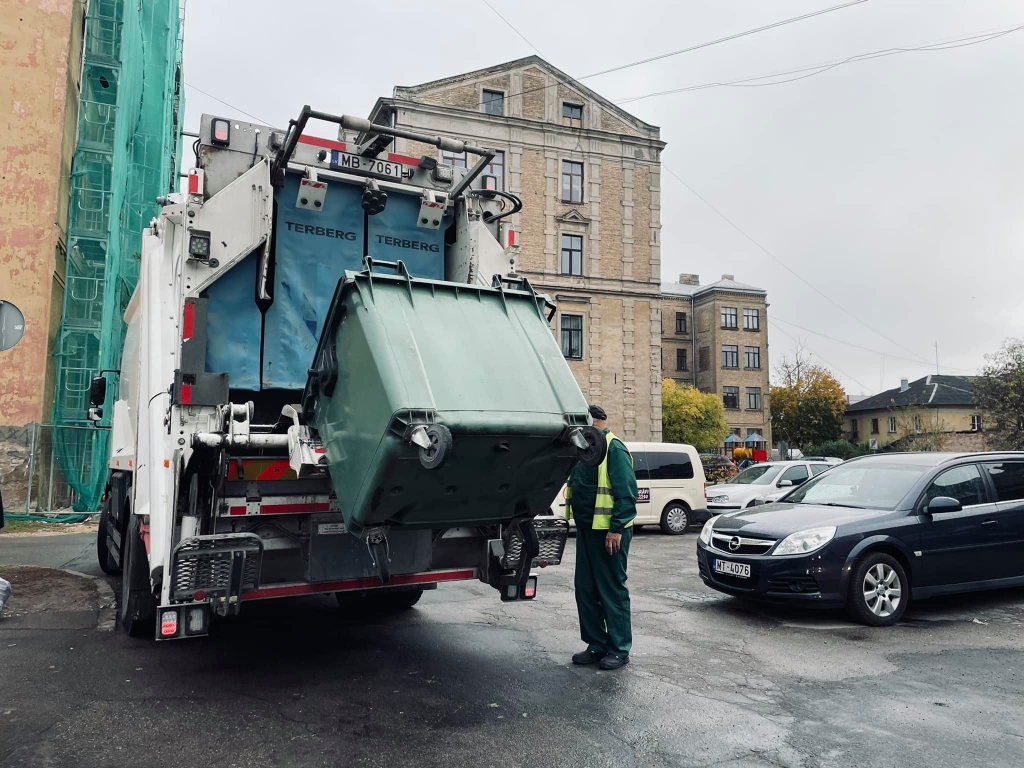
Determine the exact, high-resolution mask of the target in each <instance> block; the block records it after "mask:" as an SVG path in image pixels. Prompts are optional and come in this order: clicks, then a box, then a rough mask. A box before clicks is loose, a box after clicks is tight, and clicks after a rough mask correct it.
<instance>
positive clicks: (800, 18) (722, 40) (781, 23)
mask: <svg viewBox="0 0 1024 768" xmlns="http://www.w3.org/2000/svg"><path fill="white" fill-rule="evenodd" d="M485 2H486V0H485ZM866 2H867V0H853V2H850V3H844V4H843V5H836V6H833V7H831V8H822V9H821V10H820V11H812V12H811V13H805V14H804V15H803V16H794V17H793V18H791V19H784V20H782V21H776V22H774V23H772V24H767V25H765V26H763V27H758V28H757V29H748V30H747V31H746V32H738V33H737V34H735V35H729V36H728V37H720V38H718V39H717V40H711V41H709V42H707V43H701V44H700V45H691V46H690V47H689V48H680V49H679V50H678V51H671V52H669V53H662V54H659V55H657V56H651V57H650V58H649V59H641V60H640V61H634V62H632V63H630V64H621V65H619V66H617V67H612V68H611V69H602V70H601V71H600V72H594V73H593V74H590V75H584V76H583V77H581V78H578V79H580V80H586V79H587V78H591V77H597V76H598V75H607V74H608V73H610V72H620V71H622V70H623V69H629V68H630V67H637V66H639V65H641V64H649V63H650V62H652V61H660V60H661V59H667V58H669V57H670V56H678V55H679V54H681V53H690V52H691V51H697V50H700V49H701V48H708V47H710V46H712V45H718V44H719V43H727V42H729V41H730V40H735V39H737V38H740V37H746V36H747V35H755V34H757V33H758V32H764V31H766V30H769V29H775V28H776V27H781V26H785V25H786V24H793V23H794V22H797V21H803V20H804V19H810V18H813V17H814V16H821V15H822V14H825V13H832V11H839V10H842V9H843V8H849V7H850V6H851V5H860V4H861V3H866Z"/></svg>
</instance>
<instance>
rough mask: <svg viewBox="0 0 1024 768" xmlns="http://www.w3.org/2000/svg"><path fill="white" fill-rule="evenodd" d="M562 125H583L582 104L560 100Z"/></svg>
mask: <svg viewBox="0 0 1024 768" xmlns="http://www.w3.org/2000/svg"><path fill="white" fill-rule="evenodd" d="M562 125H567V126H569V127H570V128H582V127H583V105H582V104H570V103H568V102H565V101H563V102H562Z"/></svg>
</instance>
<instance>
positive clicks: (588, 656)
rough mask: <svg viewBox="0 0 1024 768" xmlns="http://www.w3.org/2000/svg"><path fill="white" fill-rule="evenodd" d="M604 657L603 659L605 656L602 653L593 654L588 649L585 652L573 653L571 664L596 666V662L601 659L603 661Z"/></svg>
mask: <svg viewBox="0 0 1024 768" xmlns="http://www.w3.org/2000/svg"><path fill="white" fill-rule="evenodd" d="M604 657H605V655H604V654H603V653H595V652H594V651H592V650H590V649H589V648H588V649H587V650H585V651H580V652H579V653H574V654H573V655H572V663H573V664H597V662H599V661H601V659H603V658H604Z"/></svg>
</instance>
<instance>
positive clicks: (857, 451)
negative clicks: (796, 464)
mask: <svg viewBox="0 0 1024 768" xmlns="http://www.w3.org/2000/svg"><path fill="white" fill-rule="evenodd" d="M800 450H801V451H802V452H803V454H804V456H834V457H836V458H837V459H852V458H853V457H854V456H866V455H867V454H869V453H871V447H870V444H869V443H868V442H867V441H863V442H860V443H851V442H850V441H849V440H825V441H823V442H820V443H813V444H811V445H808V446H805V447H803V448H801V449H800Z"/></svg>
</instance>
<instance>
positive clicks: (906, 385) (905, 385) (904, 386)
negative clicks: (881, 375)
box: [900, 379, 910, 392]
mask: <svg viewBox="0 0 1024 768" xmlns="http://www.w3.org/2000/svg"><path fill="white" fill-rule="evenodd" d="M908 389H910V380H909V379H900V392H906V391H907V390H908Z"/></svg>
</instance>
